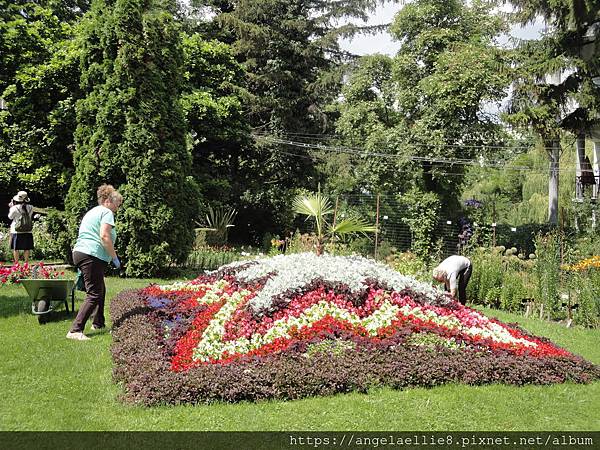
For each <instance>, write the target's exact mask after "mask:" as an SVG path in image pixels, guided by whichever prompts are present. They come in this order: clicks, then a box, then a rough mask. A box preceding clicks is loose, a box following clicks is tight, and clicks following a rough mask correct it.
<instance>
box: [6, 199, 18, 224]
mask: <svg viewBox="0 0 600 450" xmlns="http://www.w3.org/2000/svg"><path fill="white" fill-rule="evenodd" d="M11 204H12V202H11ZM18 209H19V208H17V207H15V206H14V205H11V207H10V209H9V210H8V218H9V219H10V220H14V219H15V216H16V214H17V211H18Z"/></svg>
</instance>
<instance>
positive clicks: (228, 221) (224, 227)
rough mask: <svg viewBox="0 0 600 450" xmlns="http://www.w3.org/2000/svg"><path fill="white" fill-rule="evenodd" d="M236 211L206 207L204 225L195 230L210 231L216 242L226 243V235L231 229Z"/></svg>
mask: <svg viewBox="0 0 600 450" xmlns="http://www.w3.org/2000/svg"><path fill="white" fill-rule="evenodd" d="M236 215H237V211H236V210H235V209H234V208H226V207H220V208H216V209H213V207H212V206H210V205H209V206H208V214H206V224H205V225H203V224H201V223H199V222H196V223H197V224H198V225H200V228H196V230H197V231H211V232H213V233H214V235H215V238H216V240H217V241H218V242H221V243H224V244H226V243H227V235H228V231H229V228H231V227H233V226H234V225H233V221H234V219H235V216H236Z"/></svg>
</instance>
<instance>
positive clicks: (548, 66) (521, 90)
mask: <svg viewBox="0 0 600 450" xmlns="http://www.w3.org/2000/svg"><path fill="white" fill-rule="evenodd" d="M510 3H512V4H513V6H514V7H515V8H516V12H515V13H514V17H515V21H516V22H519V23H522V24H525V23H528V22H531V21H533V20H534V19H535V18H536V17H539V16H541V17H542V18H543V19H544V20H545V21H546V23H547V24H548V31H547V32H546V33H545V34H544V35H543V36H542V37H541V38H540V39H539V40H534V41H527V42H525V43H523V44H522V45H521V46H520V48H519V53H518V57H517V74H518V76H517V80H516V82H515V83H514V91H513V96H512V100H511V107H510V110H509V114H507V116H506V119H507V120H508V121H509V122H511V123H513V124H516V125H520V126H529V127H531V128H533V129H534V130H535V131H536V132H537V133H538V135H539V136H540V138H541V140H542V142H543V145H544V147H545V148H546V151H547V153H548V158H549V161H550V164H549V166H550V167H549V184H548V221H549V222H551V223H553V224H557V223H558V197H559V196H558V192H559V169H560V167H559V160H560V154H561V143H560V138H561V134H562V133H563V132H564V131H570V132H572V133H575V134H577V135H578V134H581V133H582V132H585V130H586V128H587V127H589V126H590V124H591V123H592V122H594V121H597V120H598V117H599V113H600V108H599V106H600V88H599V87H598V86H597V85H595V84H594V83H593V81H592V80H593V78H594V77H597V76H598V75H599V74H600V64H598V61H599V56H600V44H599V43H597V42H596V41H597V40H598V37H599V36H600V2H599V1H597V0H557V1H552V2H548V1H537V0H510ZM573 101H575V102H576V103H577V107H575V108H572V106H573Z"/></svg>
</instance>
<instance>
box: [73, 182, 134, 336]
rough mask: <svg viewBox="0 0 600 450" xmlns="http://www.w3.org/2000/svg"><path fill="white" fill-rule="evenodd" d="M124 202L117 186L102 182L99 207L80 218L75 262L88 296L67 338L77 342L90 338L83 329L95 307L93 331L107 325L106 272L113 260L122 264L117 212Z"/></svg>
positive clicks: (117, 266) (74, 251)
mask: <svg viewBox="0 0 600 450" xmlns="http://www.w3.org/2000/svg"><path fill="white" fill-rule="evenodd" d="M122 202H123V197H122V196H121V194H119V192H118V191H117V190H115V188H114V187H112V186H111V185H109V184H103V185H102V186H100V187H99V188H98V206H96V207H94V208H92V209H90V210H89V211H88V212H87V213H86V214H85V216H83V219H82V220H81V225H80V226H79V235H78V237H77V242H76V243H75V247H74V248H73V262H74V263H75V265H76V266H77V268H78V269H79V270H81V273H82V274H83V281H84V283H85V291H86V293H87V295H86V297H85V301H84V302H83V305H81V308H80V309H79V313H78V314H77V317H76V318H75V321H74V322H73V324H72V325H71V330H70V331H69V332H68V333H67V338H68V339H74V340H77V341H86V340H88V339H89V337H87V336H86V335H85V334H83V330H84V328H85V324H86V322H87V320H88V319H89V318H90V316H91V315H92V313H93V312H94V310H95V309H96V308H97V310H96V313H95V314H94V318H93V320H92V330H99V329H101V328H104V327H105V326H106V323H105V318H104V300H105V295H106V286H105V284H104V272H105V270H106V267H107V266H108V263H109V262H111V261H112V263H113V264H114V266H115V267H116V268H117V269H118V268H119V267H121V263H120V261H119V257H118V256H117V253H116V252H115V241H116V239H117V233H116V231H115V218H114V214H115V213H116V212H117V210H118V209H119V207H120V206H121V203H122Z"/></svg>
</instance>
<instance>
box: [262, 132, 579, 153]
mask: <svg viewBox="0 0 600 450" xmlns="http://www.w3.org/2000/svg"><path fill="white" fill-rule="evenodd" d="M253 134H254V135H255V136H263V137H273V138H278V137H279V136H292V137H296V138H302V139H310V140H319V141H323V140H328V139H343V136H340V135H333V134H314V133H291V132H278V133H277V134H275V135H273V134H270V133H268V132H254V133H253ZM521 142H524V143H526V144H528V145H494V144H477V145H474V144H467V143H466V142H461V143H455V144H449V143H444V144H440V143H434V144H431V143H423V142H411V143H410V144H409V145H410V146H413V147H437V148H450V147H452V148H454V147H456V148H471V149H491V150H530V149H531V147H532V146H535V145H538V143H539V142H536V141H521ZM574 143H575V140H573V142H571V143H570V144H569V145H573V144H574ZM539 148H543V149H551V148H552V147H539Z"/></svg>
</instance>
